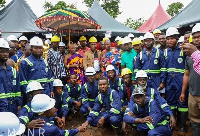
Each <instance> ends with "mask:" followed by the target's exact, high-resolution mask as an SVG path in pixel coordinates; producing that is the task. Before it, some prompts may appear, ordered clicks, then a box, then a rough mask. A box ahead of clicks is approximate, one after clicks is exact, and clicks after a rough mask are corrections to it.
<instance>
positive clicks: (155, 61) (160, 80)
mask: <svg viewBox="0 0 200 136" xmlns="http://www.w3.org/2000/svg"><path fill="white" fill-rule="evenodd" d="M144 44H145V46H146V49H143V50H142V51H141V52H140V53H139V54H138V55H137V58H136V65H135V72H136V73H137V71H138V70H144V71H145V72H147V75H148V85H149V87H152V88H159V90H162V89H163V88H164V87H165V80H166V67H165V59H164V56H163V55H162V53H161V52H160V50H159V49H156V48H155V47H153V46H154V36H153V34H152V33H150V32H147V33H146V34H145V35H144Z"/></svg>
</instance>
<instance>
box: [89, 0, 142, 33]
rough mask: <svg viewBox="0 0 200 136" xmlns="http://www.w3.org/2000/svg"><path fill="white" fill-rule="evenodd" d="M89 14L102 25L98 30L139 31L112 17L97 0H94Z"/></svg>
mask: <svg viewBox="0 0 200 136" xmlns="http://www.w3.org/2000/svg"><path fill="white" fill-rule="evenodd" d="M88 14H89V15H90V16H91V17H92V18H94V19H95V20H96V21H97V22H98V24H100V25H101V26H102V28H101V29H99V30H97V31H99V32H100V31H111V32H127V33H139V32H138V31H136V30H134V29H131V28H128V27H127V26H125V25H123V24H121V23H119V22H118V21H117V20H115V19H114V18H112V17H111V16H110V15H109V14H108V13H107V12H106V11H105V10H104V9H103V8H102V7H101V6H100V4H99V2H98V1H97V0H94V3H93V5H92V7H91V8H90V9H89V10H88Z"/></svg>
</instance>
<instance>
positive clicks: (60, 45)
mask: <svg viewBox="0 0 200 136" xmlns="http://www.w3.org/2000/svg"><path fill="white" fill-rule="evenodd" d="M58 49H59V51H60V53H61V55H63V56H64V58H65V55H66V54H65V43H64V42H60V43H59V48H58Z"/></svg>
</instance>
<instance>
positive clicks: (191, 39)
mask: <svg viewBox="0 0 200 136" xmlns="http://www.w3.org/2000/svg"><path fill="white" fill-rule="evenodd" d="M192 42H193V38H192V35H190V38H189V43H192Z"/></svg>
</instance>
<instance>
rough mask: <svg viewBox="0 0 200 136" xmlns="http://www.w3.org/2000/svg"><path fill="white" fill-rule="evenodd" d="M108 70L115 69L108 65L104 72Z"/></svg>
mask: <svg viewBox="0 0 200 136" xmlns="http://www.w3.org/2000/svg"><path fill="white" fill-rule="evenodd" d="M110 70H115V67H114V66H113V65H108V66H107V67H106V72H108V71H110Z"/></svg>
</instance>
